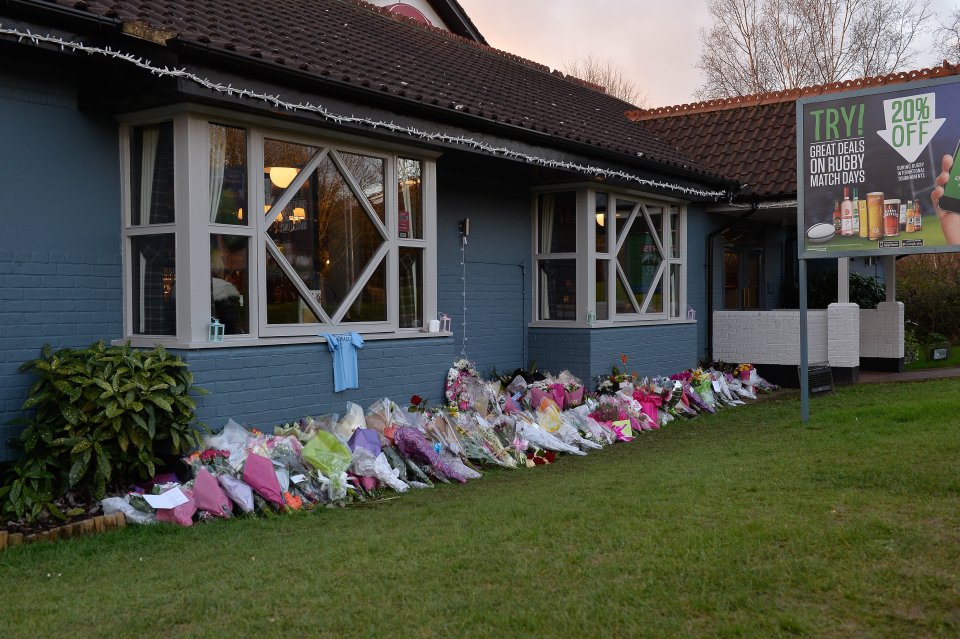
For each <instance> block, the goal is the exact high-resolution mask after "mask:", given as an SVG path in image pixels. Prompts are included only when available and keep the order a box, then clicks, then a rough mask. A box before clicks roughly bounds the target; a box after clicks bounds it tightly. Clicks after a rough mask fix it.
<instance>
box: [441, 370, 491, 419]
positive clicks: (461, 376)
mask: <svg viewBox="0 0 960 639" xmlns="http://www.w3.org/2000/svg"><path fill="white" fill-rule="evenodd" d="M481 386H482V383H481V380H480V375H479V374H478V373H477V369H476V368H474V366H473V363H472V362H470V360H468V359H465V358H464V359H458V360H457V361H455V362H454V363H453V367H452V368H450V370H449V371H447V381H446V385H445V388H444V395H445V396H446V398H447V404H448V405H449V406H451V407H452V408H454V409H456V410H469V409H470V408H472V407H473V406H474V405H475V404H476V403H477V400H478V399H480V395H481V392H480V387H481Z"/></svg>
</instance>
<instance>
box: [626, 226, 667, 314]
mask: <svg viewBox="0 0 960 639" xmlns="http://www.w3.org/2000/svg"><path fill="white" fill-rule="evenodd" d="M652 210H653V211H654V214H653V215H651V218H652V219H653V220H654V224H658V225H659V227H660V228H662V225H663V215H662V213H660V212H658V211H659V209H657V208H655V207H654V208H652ZM654 238H658V236H657V235H656V233H655V231H654V230H653V229H651V228H650V225H649V224H648V223H647V220H646V218H645V217H643V216H642V215H640V214H637V215H636V217H634V219H633V224H631V225H630V228H628V229H627V231H626V237H624V240H623V245H622V246H621V247H620V251H619V252H618V253H617V262H618V263H619V264H620V267H621V268H622V269H623V272H624V274H625V275H626V277H627V282H628V284H629V287H630V290H631V291H632V292H633V294H634V296H635V297H636V299H637V302H638V303H639V304H640V305H641V306H642V305H643V300H644V298H645V296H646V294H647V292H648V291H649V290H650V289H651V287H652V286H653V285H654V280H655V278H656V275H657V269H658V268H659V266H660V263H661V262H662V261H663V256H662V255H661V254H660V250H659V249H658V248H657V244H656V241H655V239H654ZM620 302H621V295H620V292H619V291H618V293H617V310H618V311H620V312H630V311H621V303H620ZM658 303H659V305H660V308H659V310H657V309H655V308H654V306H653V303H651V306H650V307H649V308H648V309H647V310H648V312H651V313H652V312H662V311H663V300H662V295H661V299H660V301H659V302H658Z"/></svg>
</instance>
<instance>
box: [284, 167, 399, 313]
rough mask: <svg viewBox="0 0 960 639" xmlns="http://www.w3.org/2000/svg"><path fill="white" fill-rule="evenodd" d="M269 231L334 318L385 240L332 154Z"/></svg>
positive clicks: (324, 308) (325, 309)
mask: <svg viewBox="0 0 960 639" xmlns="http://www.w3.org/2000/svg"><path fill="white" fill-rule="evenodd" d="M267 234H268V235H269V236H270V237H271V238H272V239H273V241H274V242H275V243H276V245H277V248H278V249H279V250H280V252H281V254H282V255H283V256H284V259H286V260H287V262H289V263H290V265H291V266H292V267H293V268H294V270H295V271H296V272H297V274H298V275H299V276H300V279H301V280H303V283H304V284H305V285H306V286H307V288H308V289H310V290H311V291H316V295H317V299H318V300H319V302H320V305H321V306H322V307H323V310H324V311H325V312H326V313H327V314H328V315H330V316H331V317H332V316H333V315H334V314H336V312H337V310H338V309H339V308H340V307H341V306H342V305H343V304H344V303H345V302H346V301H347V299H346V298H347V295H348V294H349V292H350V290H351V289H352V288H353V286H354V285H355V284H356V283H357V281H358V280H359V279H360V276H361V275H362V274H363V271H364V269H365V268H366V267H367V265H368V264H369V263H370V262H371V261H372V259H373V257H374V255H375V254H376V252H377V250H378V249H379V248H380V246H381V245H382V244H383V243H384V241H385V240H384V237H383V236H382V235H381V233H380V231H379V230H378V228H377V225H376V224H375V223H374V222H373V220H372V219H371V218H370V216H369V214H368V213H367V211H366V210H365V209H364V208H363V206H362V205H361V204H360V202H359V200H358V199H357V197H356V195H354V193H353V191H352V190H351V189H350V187H349V185H348V184H347V181H346V180H345V179H344V177H343V175H341V173H340V171H339V170H338V169H337V167H336V165H335V164H334V163H333V161H332V160H331V159H330V158H329V157H326V158H324V159H323V160H322V161H321V162H320V164H319V166H318V167H317V169H316V171H314V172H313V173H312V174H311V175H310V177H309V178H308V179H307V180H306V182H304V184H303V187H302V188H301V189H300V190H299V191H298V192H297V194H296V196H295V197H294V198H293V199H292V200H291V201H290V203H289V204H288V205H287V206H286V207H285V208H284V210H283V211H281V212H279V213H278V214H277V217H276V218H274V220H273V222H272V223H271V225H270V228H269V229H268V231H267ZM384 319H385V317H384ZM355 321H358V320H355Z"/></svg>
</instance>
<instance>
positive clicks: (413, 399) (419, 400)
mask: <svg viewBox="0 0 960 639" xmlns="http://www.w3.org/2000/svg"><path fill="white" fill-rule="evenodd" d="M410 403H411V404H412V405H414V406H419V405H420V404H422V403H423V398H422V397H420V396H419V395H414V396H413V397H411V398H410Z"/></svg>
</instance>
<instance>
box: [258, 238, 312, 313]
mask: <svg viewBox="0 0 960 639" xmlns="http://www.w3.org/2000/svg"><path fill="white" fill-rule="evenodd" d="M266 296H267V323H268V324H316V323H318V322H319V321H320V320H319V319H318V318H317V317H316V315H314V314H313V311H311V310H310V307H309V306H308V305H307V303H306V301H304V299H303V297H302V296H301V295H300V292H299V291H298V290H297V287H296V286H294V285H293V282H291V281H290V279H289V278H288V277H287V276H286V274H285V273H284V272H283V270H282V269H281V268H280V265H279V264H278V263H277V261H276V260H275V259H273V256H272V255H271V254H270V253H269V251H268V252H267V291H266Z"/></svg>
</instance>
